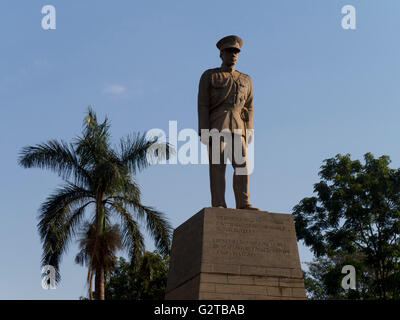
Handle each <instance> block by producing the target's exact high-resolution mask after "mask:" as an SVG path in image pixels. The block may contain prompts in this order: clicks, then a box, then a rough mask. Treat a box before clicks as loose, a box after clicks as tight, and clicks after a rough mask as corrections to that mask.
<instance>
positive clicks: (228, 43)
mask: <svg viewBox="0 0 400 320" xmlns="http://www.w3.org/2000/svg"><path fill="white" fill-rule="evenodd" d="M242 43H243V41H242V39H241V38H240V37H238V36H233V35H232V36H227V37H224V38H222V39H221V40H219V41H218V42H217V48H218V49H219V50H220V57H221V59H222V65H221V67H219V68H213V69H208V70H206V71H205V72H204V73H203V74H202V76H201V78H200V83H199V94H198V116H199V136H200V139H201V142H202V143H204V144H206V145H207V148H208V155H209V171H210V172H209V173H210V189H211V205H212V206H213V207H222V208H226V207H227V206H226V202H225V171H226V159H227V158H229V160H230V161H231V163H232V166H233V168H234V174H233V190H234V193H235V201H236V208H237V209H251V210H259V209H258V208H254V207H253V206H252V205H251V204H250V202H249V174H248V158H247V143H251V140H252V139H253V85H252V83H251V78H250V76H248V75H247V74H244V73H241V72H239V71H237V70H235V64H236V61H237V59H238V54H239V52H240V49H241V47H242ZM216 132H218V134H217V135H215V133H216ZM221 132H223V133H224V134H220V133H221ZM226 133H228V135H229V136H227V135H226ZM227 138H229V139H227ZM237 142H238V143H237ZM227 150H229V152H226V151H227ZM237 154H240V157H235V155H237ZM238 158H240V160H238ZM216 160H217V161H216ZM243 170H245V171H243ZM240 171H241V173H239V172H240ZM243 172H245V173H244V174H243Z"/></svg>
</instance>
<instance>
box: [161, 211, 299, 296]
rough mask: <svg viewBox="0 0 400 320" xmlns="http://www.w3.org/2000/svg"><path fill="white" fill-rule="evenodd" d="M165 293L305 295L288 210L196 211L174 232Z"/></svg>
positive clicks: (294, 234) (197, 294) (293, 231)
mask: <svg viewBox="0 0 400 320" xmlns="http://www.w3.org/2000/svg"><path fill="white" fill-rule="evenodd" d="M165 298H166V299H167V300H181V299H182V300H183V299H192V300H198V299H200V300H205V299H210V300H214V299H224V300H238V299H243V300H250V299H265V300H267V299H268V300H269V299H305V298H306V294H305V289H304V281H303V277H302V272H301V266H300V259H299V253H298V248H297V241H296V232H295V229H294V223H293V217H292V215H290V214H280V213H269V212H265V211H261V212H260V211H258V212H257V211H251V210H238V209H224V208H212V207H208V208H204V209H202V210H200V211H199V212H198V213H197V214H195V215H194V216H192V217H191V218H190V219H189V220H187V221H186V222H184V223H183V224H181V225H180V226H179V227H178V228H176V229H175V231H174V234H173V241H172V250H171V260H170V266H169V273H168V284H167V290H166V296H165Z"/></svg>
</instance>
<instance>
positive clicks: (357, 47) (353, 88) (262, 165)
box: [0, 0, 400, 299]
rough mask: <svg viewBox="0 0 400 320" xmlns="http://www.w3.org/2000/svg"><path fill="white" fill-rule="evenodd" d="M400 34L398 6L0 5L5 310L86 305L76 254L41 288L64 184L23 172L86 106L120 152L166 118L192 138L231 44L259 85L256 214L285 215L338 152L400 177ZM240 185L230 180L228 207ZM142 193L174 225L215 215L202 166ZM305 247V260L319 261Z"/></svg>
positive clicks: (152, 178)
mask: <svg viewBox="0 0 400 320" xmlns="http://www.w3.org/2000/svg"><path fill="white" fill-rule="evenodd" d="M47 4H51V5H53V6H54V7H55V8H56V30H47V31H45V30H43V29H42V27H41V20H42V17H43V16H44V15H42V14H41V9H42V6H44V5H47ZM347 4H351V5H353V6H354V7H355V8H356V30H344V29H343V28H342V26H341V19H342V17H343V15H342V13H341V8H342V7H343V6H344V5H347ZM399 30H400V1H398V0H384V1H378V0H368V1H365V0H364V1H356V0H346V1H337V0H330V1H323V0H319V1H318V0H291V1H287V0H274V1H272V0H269V1H265V0H263V1H232V0H229V1H228V0H224V1H205V0H203V1H183V0H181V1H176V0H170V1H128V0H126V1H117V0H114V1H99V0H97V1H94V0H92V1H58V0H47V1H37V0H34V1H33V0H29V1H28V0H26V1H21V0H2V1H1V3H0V52H1V59H0V110H1V126H0V146H1V158H0V159H1V160H0V161H1V166H0V177H1V179H0V199H1V201H0V214H1V223H0V252H1V254H0V256H1V261H0V299H77V298H79V296H81V295H86V291H87V289H86V287H85V279H86V274H87V270H86V269H85V268H83V267H81V266H78V265H76V264H74V261H73V260H74V257H75V255H76V253H77V247H76V244H75V242H74V243H73V244H72V245H71V246H70V250H69V251H68V254H67V255H65V256H64V259H63V261H62V264H61V270H60V272H61V275H62V278H63V279H62V282H61V283H60V285H59V287H57V289H56V290H48V291H45V290H43V289H42V287H41V275H40V271H41V270H40V259H41V243H40V239H39V236H38V232H37V227H36V225H37V222H38V219H37V216H38V209H39V207H40V204H41V203H42V202H43V201H44V200H45V199H46V197H47V196H48V195H49V194H50V193H51V192H52V191H53V190H54V189H55V188H56V187H57V186H58V185H60V184H61V182H62V181H61V179H60V178H58V177H57V176H56V175H55V174H53V173H51V172H46V171H42V170H40V169H23V168H21V167H19V166H18V164H17V158H18V153H19V151H20V150H21V148H22V147H23V146H26V145H33V144H36V143H40V142H45V141H47V140H48V139H53V138H54V139H64V140H66V141H70V140H71V139H72V138H74V137H75V136H76V135H79V134H80V132H81V128H82V121H83V118H84V116H85V112H86V111H87V108H88V106H89V105H92V106H93V108H94V109H95V111H96V112H97V115H98V117H99V118H100V120H103V119H104V117H105V116H106V115H107V116H108V118H109V119H110V121H111V125H112V128H111V129H112V134H113V139H114V141H115V142H117V141H118V139H119V138H120V137H122V136H125V135H126V134H128V133H132V132H141V133H144V132H146V131H147V130H150V129H152V128H160V129H163V130H164V131H166V133H167V134H168V122H169V121H172V120H175V121H177V122H178V131H179V130H182V129H185V128H193V129H195V130H197V104H196V103H197V86H198V81H199V78H200V75H201V74H202V72H203V71H204V70H205V69H208V68H213V67H217V66H219V65H220V58H219V53H218V50H217V48H216V47H215V43H216V42H217V41H218V40H219V39H220V38H222V37H223V36H226V35H230V34H237V35H239V36H241V37H242V38H243V40H244V43H243V47H242V51H241V53H240V54H239V61H238V64H237V69H238V70H239V71H242V72H244V73H247V74H249V75H250V76H251V77H252V80H253V86H254V112H255V120H254V128H255V142H254V143H255V144H254V146H255V163H254V172H253V174H252V175H251V177H250V195H251V196H250V200H251V202H252V204H253V205H254V206H256V207H259V208H261V209H263V210H267V211H272V212H283V213H290V212H291V210H292V208H293V206H295V205H296V204H297V203H298V202H299V201H300V200H301V199H302V198H304V197H307V196H311V195H312V192H313V184H314V183H316V182H317V181H318V171H319V169H320V166H321V164H322V161H323V160H324V159H327V158H330V157H333V156H335V155H336V154H338V153H341V154H345V153H350V154H351V156H352V158H353V159H356V158H358V159H362V156H363V154H365V153H366V152H372V153H373V154H374V156H375V157H379V156H381V155H383V154H387V155H389V156H390V158H391V159H392V164H391V166H392V167H396V168H397V167H399V166H400V151H399V143H398V140H399V125H398V121H399V117H400V109H399V103H400V90H399V89H398V86H399V83H400V45H399V37H398V31H399ZM180 144H181V145H182V144H183V142H181V143H180ZM179 146H180V145H178V148H179ZM232 173H233V171H232V168H229V167H228V170H227V192H226V199H227V203H228V206H229V207H234V206H235V203H234V197H233V190H232V187H231V185H232ZM138 181H139V183H140V185H141V187H142V192H143V202H144V203H145V204H146V205H151V206H154V207H156V208H157V209H158V210H160V211H163V212H165V213H166V214H167V215H168V217H169V219H170V221H171V223H172V225H173V227H177V226H178V225H180V224H181V223H182V222H184V221H185V220H187V219H188V218H189V217H191V216H192V215H194V214H195V213H197V212H198V211H199V210H200V209H202V208H203V207H206V206H210V195H209V177H208V167H207V165H181V164H177V165H156V166H153V167H151V168H149V169H147V170H145V171H143V172H142V173H140V174H139V175H138ZM146 243H147V246H148V249H149V250H152V249H154V246H153V243H152V241H150V239H148V240H147V241H146ZM299 249H300V259H301V261H302V262H303V261H309V260H311V258H312V255H311V254H310V252H309V251H308V250H307V249H306V248H305V247H304V246H303V245H302V244H301V243H299Z"/></svg>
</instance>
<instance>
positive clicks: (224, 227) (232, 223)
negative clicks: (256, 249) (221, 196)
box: [216, 216, 289, 234]
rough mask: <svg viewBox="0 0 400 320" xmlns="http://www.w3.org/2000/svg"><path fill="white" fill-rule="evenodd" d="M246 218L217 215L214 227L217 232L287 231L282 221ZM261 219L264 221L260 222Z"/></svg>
mask: <svg viewBox="0 0 400 320" xmlns="http://www.w3.org/2000/svg"><path fill="white" fill-rule="evenodd" d="M262 218H264V217H260V218H258V219H257V218H248V217H240V216H237V217H235V216H217V217H216V219H217V221H216V229H217V231H218V232H237V233H243V234H251V233H255V232H261V233H263V232H268V231H273V230H276V231H282V232H284V231H289V230H288V228H287V226H285V225H284V224H283V223H282V222H275V223H273V224H272V223H269V224H266V223H265V219H263V220H261V219H262ZM261 221H263V222H264V223H261Z"/></svg>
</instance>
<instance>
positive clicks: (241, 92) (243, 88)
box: [238, 82, 249, 104]
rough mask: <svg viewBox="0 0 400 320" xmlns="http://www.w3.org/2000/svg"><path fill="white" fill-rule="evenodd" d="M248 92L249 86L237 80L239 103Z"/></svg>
mask: <svg viewBox="0 0 400 320" xmlns="http://www.w3.org/2000/svg"><path fill="white" fill-rule="evenodd" d="M248 93H249V87H248V85H247V83H245V82H239V87H238V98H239V102H240V103H243V104H244V103H245V102H246V99H247V95H248Z"/></svg>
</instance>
